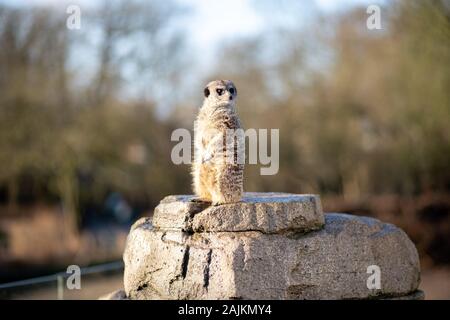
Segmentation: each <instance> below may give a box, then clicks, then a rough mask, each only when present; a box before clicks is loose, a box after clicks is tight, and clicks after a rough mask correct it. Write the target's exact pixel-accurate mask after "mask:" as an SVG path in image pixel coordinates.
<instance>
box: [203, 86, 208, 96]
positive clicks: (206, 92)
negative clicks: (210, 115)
mask: <svg viewBox="0 0 450 320" xmlns="http://www.w3.org/2000/svg"><path fill="white" fill-rule="evenodd" d="M203 93H204V94H205V98H208V97H209V89H208V87H206V88H205V90H203Z"/></svg>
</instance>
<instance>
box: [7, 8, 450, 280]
mask: <svg viewBox="0 0 450 320" xmlns="http://www.w3.org/2000/svg"><path fill="white" fill-rule="evenodd" d="M300 3H302V2H300ZM251 5H252V6H253V7H254V10H256V12H258V14H259V15H260V16H261V17H262V18H263V19H265V21H266V23H265V28H264V31H262V32H259V33H256V34H253V35H250V36H243V37H238V36H236V37H233V36H231V37H230V38H229V39H228V40H227V41H223V42H221V43H220V48H219V49H218V50H217V51H216V52H215V53H214V55H213V58H212V59H210V60H208V61H207V62H206V66H205V67H204V68H203V69H202V70H204V71H202V72H199V71H198V68H197V66H198V64H199V61H200V62H201V61H202V59H203V58H204V57H202V54H201V53H199V52H193V50H191V49H190V47H189V45H188V43H187V42H188V41H187V39H189V38H190V37H192V35H190V34H186V30H185V29H184V28H183V23H182V21H183V17H184V16H185V15H186V14H188V11H189V8H186V6H183V5H180V3H178V2H175V1H164V2H162V1H161V2H159V1H158V2H157V1H150V2H145V1H131V2H130V1H111V2H110V1H107V2H103V3H102V4H101V5H99V6H95V7H92V8H91V7H90V8H89V9H87V10H84V8H83V7H82V10H83V11H82V28H81V29H80V30H69V29H68V28H66V27H65V25H66V18H67V14H65V11H62V10H59V9H55V8H54V7H47V6H33V7H16V6H10V5H6V4H1V5H0V48H1V49H0V163H1V164H2V165H1V166H0V202H1V203H0V205H1V206H0V261H2V263H3V264H4V265H7V263H19V262H20V263H25V264H27V265H29V264H30V261H31V262H33V263H37V261H38V262H39V261H40V263H41V264H48V263H49V261H53V262H55V263H65V261H74V260H76V261H81V262H83V263H92V262H94V261H100V260H108V259H112V258H117V257H120V254H121V252H122V249H123V240H124V235H126V232H127V230H128V229H127V228H128V227H129V224H130V223H131V222H132V221H133V220H135V219H136V218H137V217H138V216H140V215H145V214H147V215H148V214H151V211H152V209H153V208H154V206H155V205H157V203H158V201H159V200H160V199H161V198H163V197H164V196H165V195H168V194H180V193H191V186H190V184H191V180H190V176H189V171H190V168H189V166H187V165H179V166H177V165H174V164H173V163H172V162H171V160H170V154H171V149H172V147H173V146H174V145H175V144H176V143H175V142H171V141H170V135H171V133H172V131H173V130H174V129H176V128H180V127H183V128H188V129H191V128H192V122H193V120H194V117H195V115H196V113H197V110H198V107H199V106H200V105H201V101H202V89H203V86H204V84H205V83H207V82H208V81H210V80H212V79H215V78H226V79H232V80H233V81H234V82H235V84H236V85H237V88H238V91H239V101H238V111H239V114H240V116H241V118H242V122H243V124H244V126H245V127H246V128H279V129H280V171H279V173H278V174H277V175H273V176H261V175H260V174H259V166H258V165H247V167H246V177H245V189H246V190H247V191H280V192H292V193H320V194H321V195H322V197H323V201H324V206H325V209H326V210H329V211H331V210H333V211H335V210H336V211H347V212H350V213H355V214H365V215H372V216H377V217H379V218H381V219H384V220H386V221H389V222H393V223H396V224H398V225H400V226H401V227H403V228H404V229H405V230H406V231H407V232H408V234H409V235H410V236H411V237H412V238H413V240H414V242H415V243H416V244H417V245H418V248H419V251H420V254H421V256H422V259H423V264H424V265H433V264H449V263H450V199H449V191H450V126H449V124H450V122H449V120H450V90H449V89H450V42H449V39H450V6H449V4H448V1H444V0H442V1H439V0H432V1H428V0H415V1H409V0H408V1H407V0H403V1H401V0H397V1H392V2H389V3H388V4H385V5H384V6H382V12H381V17H382V26H383V29H382V30H368V29H367V28H366V19H367V17H368V15H367V13H366V10H365V9H366V7H364V6H362V7H352V8H351V9H348V10H342V11H339V12H336V13H333V14H326V13H317V12H316V14H315V15H314V18H311V19H309V20H308V22H307V23H306V24H304V25H297V24H295V23H294V24H285V23H282V22H283V21H284V17H285V16H288V14H287V13H288V12H289V16H294V17H295V16H296V14H298V15H300V11H301V10H302V9H303V8H302V5H299V3H298V2H297V1H281V2H280V3H279V4H275V3H274V2H271V1H267V0H266V1H253V2H251ZM304 5H305V6H306V3H305V4H304ZM61 12H63V13H64V14H61ZM286 19H287V18H286ZM36 217H37V218H36ZM43 217H48V221H49V222H48V223H47V224H46V225H45V226H43V225H42V226H39V223H40V224H43V223H44V221H46V220H45V219H44V218H43ZM51 217H53V218H51ZM52 219H53V220H52ZM32 221H38V223H36V224H35V225H33V223H32ZM51 221H54V222H51ZM14 226H15V227H14ZM104 226H106V227H104ZM113 226H119V227H118V228H119V229H118V230H122V231H121V232H122V233H120V234H121V236H117V234H115V235H111V237H112V238H113V239H115V240H114V241H116V242H113V243H114V245H112V249H111V250H109V251H108V250H106V249H105V246H104V245H103V244H102V243H104V242H105V241H103V240H99V239H100V238H97V237H94V240H92V239H91V238H92V237H93V236H92V235H93V234H96V233H98V232H100V231H99V230H105V229H106V230H109V231H110V230H112V229H114V228H115V227H113ZM43 230H45V231H43ZM109 231H108V232H109ZM43 234H44V235H45V236H43ZM19 238H20V239H22V240H20V241H21V244H17V243H16V242H17V241H19V240H17V239H19ZM43 238H45V239H46V240H45V241H46V242H45V241H44V240H42V239H43ZM14 239H16V240H14ZM23 239H25V240H23ZM102 239H103V238H102ZM107 239H110V238H107ZM117 239H119V240H117ZM36 241H41V242H42V241H44V242H42V243H41V242H39V243H41V245H40V249H38V248H36V245H33V246H30V248H28V247H27V243H28V244H30V243H31V244H36V243H38V242H36ZM102 241H103V242H102ZM108 241H110V240H108ZM108 241H106V242H108ZM48 243H53V244H54V243H58V245H57V246H56V247H57V248H55V246H49V245H47V244H48ZM117 243H120V244H117ZM92 248H98V250H97V251H96V250H93V249H92ZM36 250H38V251H39V250H41V251H42V252H43V253H42V255H39V257H40V258H37V257H36V258H33V259H32V258H31V257H32V256H33V257H34V255H38V254H37V253H36ZM56 252H58V253H56ZM86 252H89V254H87V253H86ZM99 252H100V253H99ZM105 252H107V253H105ZM103 253H105V254H103ZM39 259H40V260H39ZM49 259H50V260H49ZM51 259H53V260H51ZM63 261H64V262H63ZM3 270H6V269H5V268H3ZM9 271H10V272H11V269H9ZM20 276H23V273H22V274H21V275H20ZM11 277H13V276H11V275H8V276H5V277H4V279H10V278H11ZM16 277H19V276H18V275H16Z"/></svg>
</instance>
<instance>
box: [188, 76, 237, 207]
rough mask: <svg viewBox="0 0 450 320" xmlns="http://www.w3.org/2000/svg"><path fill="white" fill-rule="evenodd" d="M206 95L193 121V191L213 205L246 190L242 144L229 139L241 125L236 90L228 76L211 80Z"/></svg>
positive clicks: (228, 199)
mask: <svg viewBox="0 0 450 320" xmlns="http://www.w3.org/2000/svg"><path fill="white" fill-rule="evenodd" d="M204 95H205V98H204V101H203V105H202V107H201V108H200V111H199V114H198V116H197V119H196V120H195V123H194V148H195V156H194V163H193V166H192V176H193V187H194V192H195V194H196V195H197V196H198V197H200V199H201V200H204V201H208V202H212V204H213V205H219V204H225V203H233V202H238V201H239V200H240V199H241V197H242V192H243V174H244V164H243V161H238V159H242V158H239V156H238V153H240V155H241V156H242V144H241V143H238V142H237V141H236V140H235V139H234V138H233V140H227V135H228V134H229V133H230V132H236V131H235V130H237V129H242V128H241V124H240V121H239V118H238V115H237V113H236V98H237V90H236V87H235V86H234V84H233V82H231V81H229V80H215V81H212V82H210V83H208V85H207V86H206V88H205V89H204ZM229 141H231V143H227V142H229ZM227 145H228V146H227Z"/></svg>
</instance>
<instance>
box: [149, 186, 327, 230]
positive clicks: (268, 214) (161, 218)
mask: <svg viewBox="0 0 450 320" xmlns="http://www.w3.org/2000/svg"><path fill="white" fill-rule="evenodd" d="M323 224H324V216H323V211H322V204H321V201H320V196H318V195H314V194H305V195H302V194H290V193H259V192H246V193H244V196H243V198H242V200H241V201H240V202H238V203H231V204H224V205H219V206H211V204H210V203H207V202H202V201H201V200H199V199H198V198H196V197H195V196H192V195H178V196H168V197H166V198H164V199H163V200H162V201H161V203H160V204H159V205H158V206H157V207H156V208H155V211H154V216H153V226H154V227H155V228H159V229H170V230H182V231H187V232H196V233H199V232H213V231H214V232H240V231H260V232H263V233H267V234H271V233H282V232H287V231H298V232H308V231H312V230H317V229H320V228H321V227H322V226H323Z"/></svg>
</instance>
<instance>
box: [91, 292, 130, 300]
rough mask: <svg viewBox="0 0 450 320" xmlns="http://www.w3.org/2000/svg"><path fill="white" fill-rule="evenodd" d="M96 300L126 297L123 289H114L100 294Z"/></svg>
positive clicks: (122, 298)
mask: <svg viewBox="0 0 450 320" xmlns="http://www.w3.org/2000/svg"><path fill="white" fill-rule="evenodd" d="M98 300H128V298H127V295H126V294H125V291H124V290H116V291H113V292H111V293H108V294H105V295H103V296H101V297H100V298H98Z"/></svg>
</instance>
